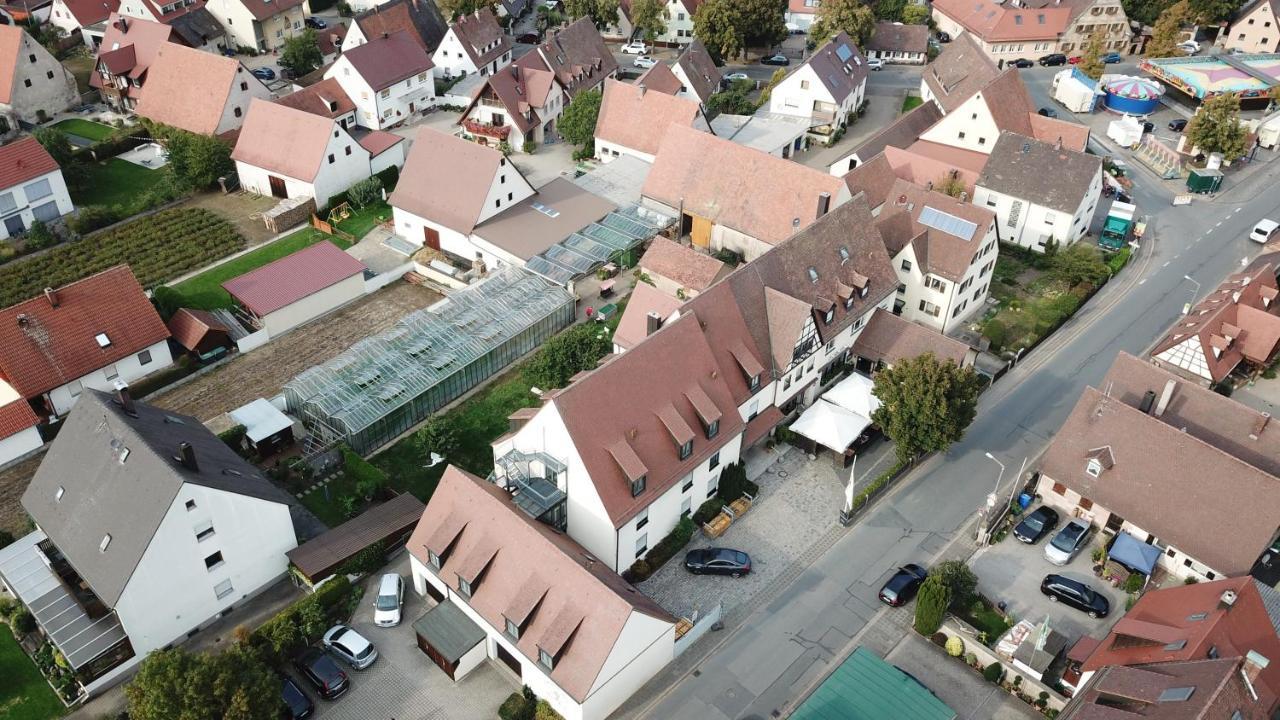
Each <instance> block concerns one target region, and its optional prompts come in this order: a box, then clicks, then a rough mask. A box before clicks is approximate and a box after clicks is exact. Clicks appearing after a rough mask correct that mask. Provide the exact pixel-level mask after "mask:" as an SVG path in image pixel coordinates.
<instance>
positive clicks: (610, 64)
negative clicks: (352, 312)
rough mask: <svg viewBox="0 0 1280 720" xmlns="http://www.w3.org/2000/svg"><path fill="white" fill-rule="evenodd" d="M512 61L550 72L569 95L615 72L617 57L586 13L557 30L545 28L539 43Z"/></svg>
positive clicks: (592, 85) (616, 73) (574, 94)
mask: <svg viewBox="0 0 1280 720" xmlns="http://www.w3.org/2000/svg"><path fill="white" fill-rule="evenodd" d="M515 64H516V65H518V66H520V67H522V68H526V69H529V70H545V71H547V72H550V73H553V74H554V75H555V77H556V82H558V83H559V84H560V86H561V88H563V89H564V92H565V93H567V94H568V95H569V97H577V96H578V93H580V92H582V91H584V90H591V89H593V88H598V87H600V85H601V83H603V82H604V81H605V79H606V78H611V77H617V75H618V61H617V59H616V58H615V57H614V56H613V52H612V51H610V50H609V48H608V47H607V46H606V45H605V44H604V38H602V37H600V31H599V30H597V29H596V26H595V24H594V23H592V22H591V18H589V17H581V18H578V19H577V20H575V21H573V22H571V23H569V24H568V25H566V26H564V27H562V28H560V29H559V30H553V31H550V32H548V33H547V35H546V37H545V38H543V41H542V44H541V45H538V46H537V47H536V48H534V49H533V50H532V51H531V52H528V53H525V55H524V56H522V57H521V58H520V59H519V60H517V61H516V63H515Z"/></svg>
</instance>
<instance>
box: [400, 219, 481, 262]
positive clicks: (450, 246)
mask: <svg viewBox="0 0 1280 720" xmlns="http://www.w3.org/2000/svg"><path fill="white" fill-rule="evenodd" d="M391 217H392V219H393V220H394V221H395V227H396V234H397V235H399V236H400V237H402V238H404V239H405V240H408V241H409V242H411V243H414V244H415V245H425V244H426V232H425V230H426V228H432V229H434V230H436V231H437V232H439V233H440V249H441V250H447V251H449V252H451V253H453V254H455V255H458V256H459V257H463V258H467V259H470V258H472V257H474V256H475V251H474V249H472V246H471V241H470V240H469V239H468V238H467V236H466V235H463V234H462V233H460V232H458V231H457V230H454V229H452V228H447V227H445V226H444V225H441V224H440V223H437V222H432V221H431V220H428V219H427V218H424V217H421V216H419V215H415V214H413V213H411V212H409V211H408V210H404V209H401V208H398V207H394V206H393V207H392V208H391Z"/></svg>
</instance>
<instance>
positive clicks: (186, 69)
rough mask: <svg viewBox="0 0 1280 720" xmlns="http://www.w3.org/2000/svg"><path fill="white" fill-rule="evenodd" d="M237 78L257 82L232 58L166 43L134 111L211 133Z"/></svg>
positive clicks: (154, 62)
mask: <svg viewBox="0 0 1280 720" xmlns="http://www.w3.org/2000/svg"><path fill="white" fill-rule="evenodd" d="M238 81H244V82H247V83H259V80H258V79H257V78H255V77H253V76H252V75H250V74H249V71H248V70H246V69H245V68H244V66H242V65H241V64H240V61H239V60H236V59H235V58H229V57H223V56H221V55H215V54H213V53H210V52H205V51H203V50H195V49H193V48H189V47H184V46H182V45H177V44H175V43H165V44H164V45H163V46H162V47H160V49H159V50H157V51H156V54H155V58H154V59H153V60H152V63H151V67H150V69H149V70H148V71H147V82H146V84H145V85H144V86H143V88H142V96H141V97H140V98H139V99H138V108H137V112H138V114H139V115H141V116H143V117H145V118H148V119H149V120H152V121H154V122H158V123H163V124H165V125H172V126H173V127H176V128H180V129H182V130H186V131H187V132H193V133H196V134H197V135H212V134H213V133H214V132H215V131H216V130H217V129H218V123H219V122H221V121H222V114H223V112H224V110H225V109H226V106H227V102H228V100H229V98H230V96H231V90H232V87H233V85H234V83H236V82H238ZM259 84H260V83H259Z"/></svg>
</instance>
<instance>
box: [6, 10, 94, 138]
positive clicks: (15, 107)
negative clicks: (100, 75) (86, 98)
mask: <svg viewBox="0 0 1280 720" xmlns="http://www.w3.org/2000/svg"><path fill="white" fill-rule="evenodd" d="M79 97H80V95H79V93H78V92H77V90H76V80H75V78H74V77H72V75H71V71H70V70H67V69H66V68H64V67H62V64H61V63H59V62H58V59H57V58H55V57H54V56H53V54H52V53H50V52H49V51H48V50H45V49H44V46H43V45H41V44H40V43H38V42H36V41H35V38H33V37H31V36H30V35H29V34H27V31H26V30H24V29H22V26H20V25H0V137H4V136H7V135H9V134H10V133H16V132H17V131H18V129H19V124H20V123H28V124H31V125H35V124H38V123H42V122H44V121H46V120H48V119H50V118H52V117H53V116H54V115H57V114H58V113H60V112H62V111H63V110H66V109H67V108H69V107H71V105H73V104H74V103H75V102H76V101H77V100H78V99H79Z"/></svg>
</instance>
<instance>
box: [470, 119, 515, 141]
mask: <svg viewBox="0 0 1280 720" xmlns="http://www.w3.org/2000/svg"><path fill="white" fill-rule="evenodd" d="M462 127H463V129H464V130H466V131H467V132H469V133H471V134H472V135H484V136H485V137H491V138H497V139H499V140H506V139H507V136H508V135H510V134H511V126H510V125H494V124H492V123H485V122H480V121H479V120H463V121H462Z"/></svg>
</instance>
